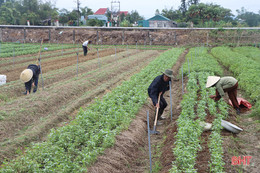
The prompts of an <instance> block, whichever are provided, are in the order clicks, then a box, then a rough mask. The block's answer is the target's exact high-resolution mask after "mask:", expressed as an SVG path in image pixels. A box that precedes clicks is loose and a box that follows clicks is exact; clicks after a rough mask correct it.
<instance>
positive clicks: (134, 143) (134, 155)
mask: <svg viewBox="0 0 260 173" xmlns="http://www.w3.org/2000/svg"><path fill="white" fill-rule="evenodd" d="M187 52H188V50H186V51H185V52H184V53H183V54H182V55H181V57H180V58H179V59H178V61H177V63H176V64H175V65H174V66H173V68H172V69H173V71H174V75H177V74H178V72H179V69H180V67H181V65H182V63H183V62H184V60H185V55H186V54H187ZM167 95H169V92H168V93H166V94H165V99H166V101H167V102H168V105H169V106H168V107H167V108H166V109H165V112H164V116H166V117H167V119H166V120H163V121H162V122H163V125H160V126H158V127H157V130H158V131H160V132H161V134H160V135H151V146H153V147H152V153H153V165H155V161H156V160H157V159H158V154H157V153H156V151H155V148H156V146H161V143H162V142H163V141H164V140H163V138H164V136H167V139H166V140H165V145H164V146H163V147H162V148H161V151H162V154H161V158H159V159H160V160H161V161H162V165H163V166H164V169H163V171H162V172H164V170H168V169H169V168H171V162H172V160H173V159H172V157H173V156H172V154H171V153H172V152H171V151H172V147H173V142H174V139H173V135H174V133H173V132H174V128H172V127H174V126H175V127H176V124H175V120H176V119H177V115H179V113H180V111H181V108H180V101H181V98H182V82H181V80H175V81H173V86H172V98H173V121H171V120H170V117H169V116H170V97H169V96H167ZM148 100H149V99H148ZM148 102H149V101H148ZM147 110H149V112H150V113H149V114H150V125H151V127H152V126H153V125H152V124H153V122H152V121H151V117H152V116H153V115H154V111H155V110H154V107H153V106H151V105H150V104H149V103H148V104H146V105H144V106H143V107H142V108H141V110H140V111H139V113H138V114H137V115H136V118H135V119H134V120H133V122H132V123H131V125H130V126H129V129H128V130H126V131H124V132H122V133H121V134H120V135H118V136H117V137H116V143H115V145H114V146H113V147H112V148H109V149H107V150H105V153H104V155H102V156H99V157H98V160H97V162H96V163H95V164H94V165H93V166H91V167H90V168H88V172H90V173H109V172H113V173H117V172H118V173H122V172H124V173H128V172H129V173H130V172H131V173H132V172H136V173H138V172H140V173H143V172H149V149H148V136H147ZM172 129H173V130H172ZM175 130H176V129H175ZM166 141H167V142H166ZM169 146H171V147H169ZM156 155H157V156H156ZM169 155H171V156H169ZM155 156H156V157H155ZM154 167H155V166H154Z"/></svg>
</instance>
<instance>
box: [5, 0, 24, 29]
mask: <svg viewBox="0 0 260 173" xmlns="http://www.w3.org/2000/svg"><path fill="white" fill-rule="evenodd" d="M19 16H20V13H19V12H18V11H16V9H15V8H14V4H13V3H12V2H6V3H3V4H2V6H0V24H3V25H10V24H13V25H15V24H19V23H18V18H19Z"/></svg>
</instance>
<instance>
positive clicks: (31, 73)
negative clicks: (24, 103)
mask: <svg viewBox="0 0 260 173" xmlns="http://www.w3.org/2000/svg"><path fill="white" fill-rule="evenodd" d="M39 74H40V66H39V65H35V64H30V65H29V66H28V67H27V69H25V70H24V71H22V73H21V75H20V79H21V80H22V81H23V82H24V84H25V90H26V91H25V92H24V94H25V95H29V94H30V93H31V88H32V87H34V89H33V92H34V93H35V92H36V91H37V86H38V78H39Z"/></svg>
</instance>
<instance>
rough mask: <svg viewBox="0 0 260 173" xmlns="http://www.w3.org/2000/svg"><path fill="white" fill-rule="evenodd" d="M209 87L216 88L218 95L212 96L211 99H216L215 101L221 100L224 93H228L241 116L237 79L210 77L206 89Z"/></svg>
mask: <svg viewBox="0 0 260 173" xmlns="http://www.w3.org/2000/svg"><path fill="white" fill-rule="evenodd" d="M209 87H216V95H212V96H210V98H212V99H214V100H215V101H218V100H219V99H221V97H224V95H225V93H224V92H227V93H228V96H229V99H230V100H231V102H232V105H233V107H234V108H235V109H236V112H237V114H238V115H239V114H240V108H239V104H238V101H237V88H238V81H237V79H235V78H233V77H231V76H226V77H219V76H208V79H207V84H206V88H209Z"/></svg>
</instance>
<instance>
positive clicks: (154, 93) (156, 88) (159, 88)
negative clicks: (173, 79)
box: [148, 75, 170, 106]
mask: <svg viewBox="0 0 260 173" xmlns="http://www.w3.org/2000/svg"><path fill="white" fill-rule="evenodd" d="M169 89H170V86H169V82H165V81H164V80H163V75H160V76H157V77H156V78H155V79H154V80H153V82H152V83H151V84H150V86H149V88H148V95H149V97H150V98H151V99H152V101H153V105H154V106H155V105H156V104H157V102H158V96H159V93H160V92H162V95H161V97H163V94H164V93H165V91H168V90H169Z"/></svg>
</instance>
